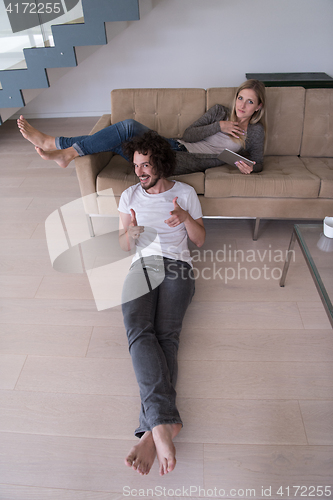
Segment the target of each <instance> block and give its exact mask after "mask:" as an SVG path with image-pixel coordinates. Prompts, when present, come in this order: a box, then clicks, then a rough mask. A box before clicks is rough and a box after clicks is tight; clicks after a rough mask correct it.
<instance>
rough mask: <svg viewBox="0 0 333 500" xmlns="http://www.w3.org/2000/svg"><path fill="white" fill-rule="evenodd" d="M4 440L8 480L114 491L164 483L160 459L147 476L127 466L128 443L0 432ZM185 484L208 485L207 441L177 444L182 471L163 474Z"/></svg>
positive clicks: (167, 481)
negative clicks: (205, 470) (205, 467)
mask: <svg viewBox="0 0 333 500" xmlns="http://www.w3.org/2000/svg"><path fill="white" fill-rule="evenodd" d="M0 442H1V449H0V465H1V470H2V477H4V478H5V480H6V483H7V484H12V485H17V486H31V487H39V488H60V489H69V490H71V489H72V490H73V489H78V490H86V491H100V492H105V491H110V492H113V493H122V492H123V489H124V487H129V488H155V487H157V486H159V485H160V484H161V478H160V476H159V474H158V467H157V466H158V464H157V462H156V461H155V463H154V465H153V468H152V470H151V471H150V474H149V475H148V476H140V475H139V474H138V473H137V472H135V471H133V469H131V468H129V467H126V465H125V464H124V458H125V457H126V455H127V453H128V452H129V447H130V446H131V444H130V443H129V442H128V441H123V440H117V439H87V438H68V437H53V436H37V435H28V434H14V433H1V435H0ZM134 443H135V441H134ZM184 484H185V485H186V484H188V485H189V484H197V485H199V486H201V487H202V486H203V445H200V444H192V443H186V444H184V443H178V446H177V469H176V470H175V471H173V474H168V475H166V476H165V477H164V478H163V483H162V486H165V487H168V488H179V487H180V488H181V487H182V486H183V485H184Z"/></svg>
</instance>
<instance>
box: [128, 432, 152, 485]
mask: <svg viewBox="0 0 333 500" xmlns="http://www.w3.org/2000/svg"><path fill="white" fill-rule="evenodd" d="M155 457H156V448H155V443H154V440H153V435H152V433H151V432H150V431H147V432H145V433H144V435H143V436H142V437H141V439H140V441H139V443H138V444H136V445H135V446H133V448H132V449H131V451H130V452H129V454H128V455H127V457H126V458H125V464H126V465H127V466H128V467H133V469H134V470H136V471H137V472H138V473H139V474H141V476H144V475H146V474H148V472H149V471H150V469H151V467H152V465H153V463H154V460H155Z"/></svg>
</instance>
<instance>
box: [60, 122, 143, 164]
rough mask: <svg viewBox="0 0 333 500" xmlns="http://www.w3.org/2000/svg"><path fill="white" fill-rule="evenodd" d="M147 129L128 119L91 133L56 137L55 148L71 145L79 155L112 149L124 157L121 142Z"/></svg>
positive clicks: (65, 147)
mask: <svg viewBox="0 0 333 500" xmlns="http://www.w3.org/2000/svg"><path fill="white" fill-rule="evenodd" d="M148 130H149V129H148V127H146V126H145V125H142V124H141V123H139V122H137V121H135V120H132V119H128V120H123V121H121V122H118V123H115V124H114V125H110V126H109V127H106V128H104V129H102V130H99V131H98V132H96V133H95V134H93V135H84V136H78V137H56V140H55V143H56V147H57V149H67V148H69V147H73V148H74V149H75V150H76V151H77V152H78V154H79V156H85V155H91V154H94V153H101V152H103V151H113V152H114V153H117V154H119V155H121V156H123V157H124V158H126V157H125V156H124V154H123V152H122V145H123V143H124V142H126V141H129V140H131V139H132V138H133V137H136V136H138V135H142V134H144V133H145V132H147V131H148Z"/></svg>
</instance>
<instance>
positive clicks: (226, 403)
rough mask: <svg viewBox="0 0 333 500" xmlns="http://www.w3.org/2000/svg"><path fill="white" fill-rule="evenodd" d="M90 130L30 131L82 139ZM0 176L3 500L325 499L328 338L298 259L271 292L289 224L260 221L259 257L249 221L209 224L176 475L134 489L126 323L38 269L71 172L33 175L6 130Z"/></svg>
mask: <svg viewBox="0 0 333 500" xmlns="http://www.w3.org/2000/svg"><path fill="white" fill-rule="evenodd" d="M95 121H96V120H95V119H94V118H86V119H82V118H69V119H52V120H34V121H33V123H34V124H35V125H36V126H37V127H40V128H42V129H43V130H44V131H45V132H48V133H50V134H54V135H60V133H61V134H63V135H78V134H81V133H86V132H87V131H89V130H90V129H91V128H92V125H93V124H94V123H95ZM0 164H1V168H0V176H1V187H0V194H1V199H0V204H1V223H0V237H1V245H0V266H1V268H0V269H1V270H0V272H1V285H0V292H1V316H0V325H1V333H0V348H1V351H0V352H1V354H0V364H1V376H0V389H1V391H0V398H1V403H0V408H1V411H0V436H1V437H0V439H1V442H0V456H1V458H0V461H1V465H0V483H1V485H0V499H1V500H115V499H120V498H128V497H129V498H134V497H136V496H141V497H145V498H155V497H157V496H159V497H162V498H171V497H178V498H189V497H192V498H197V497H205V498H208V497H210V498H226V499H227V498H228V499H229V498H230V499H231V498H256V499H261V498H267V497H269V498H273V499H286V498H301V497H309V498H332V493H330V490H329V489H328V488H327V489H326V491H325V486H327V487H331V489H332V490H333V488H332V483H333V480H332V477H333V416H332V415H333V331H332V329H331V327H330V324H329V321H328V319H327V316H326V313H325V311H324V308H323V306H322V304H321V301H320V299H319V296H318V294H317V291H316V289H315V286H314V284H313V282H312V278H311V276H310V274H309V272H308V269H307V267H306V264H305V263H304V260H303V257H302V255H301V253H300V251H299V249H298V248H296V256H295V262H292V264H291V267H290V270H289V273H288V276H287V281H286V286H285V288H280V287H279V283H278V278H279V276H280V273H281V269H282V267H283V258H284V253H285V251H286V249H287V247H288V243H289V239H290V236H291V229H292V223H293V222H292V221H263V222H262V224H261V228H260V234H259V239H258V241H256V242H254V241H253V240H252V230H253V221H252V220H206V228H207V240H206V243H205V245H204V247H203V248H202V249H201V251H200V253H199V252H196V254H195V256H196V262H195V267H196V269H197V271H196V273H197V276H198V279H197V282H196V295H195V297H194V299H193V302H192V304H191V306H190V308H189V310H188V312H187V316H186V319H185V322H184V327H183V332H182V338H181V347H180V352H179V379H178V385H177V390H178V404H179V410H180V413H181V415H182V418H183V421H184V428H183V429H182V431H181V433H180V434H179V436H178V437H177V438H176V448H177V460H178V462H177V467H176V469H175V471H174V472H172V473H171V474H169V475H167V476H165V477H163V478H160V477H159V475H158V469H157V464H156V463H155V464H154V466H153V469H152V470H151V472H150V474H149V475H148V476H147V477H141V476H139V475H138V474H137V473H135V472H134V471H133V470H131V469H129V468H127V467H126V466H125V465H124V464H123V459H124V457H125V455H126V453H127V451H128V450H129V449H130V447H131V446H132V445H133V444H134V443H135V442H136V440H135V438H134V435H133V431H134V428H135V427H136V425H137V422H138V409H139V395H138V390H137V386H136V381H135V378H134V374H133V370H132V365H131V360H130V357H129V354H128V350H127V346H126V338H125V332H124V328H123V324H122V315H121V311H120V308H119V307H114V308H112V309H108V310H104V311H97V309H96V306H95V302H94V300H93V295H92V292H91V289H90V286H89V283H88V279H87V277H86V275H84V274H62V273H59V272H57V271H55V270H54V269H52V266H51V263H50V259H49V255H48V249H47V245H46V238H45V228H44V223H45V219H46V218H47V217H48V216H49V214H51V213H52V212H53V211H54V210H56V209H58V208H59V207H61V206H62V205H64V204H66V203H68V202H70V201H71V200H75V199H76V198H79V196H80V192H79V188H78V182H77V178H76V174H75V170H74V166H73V165H70V166H69V167H68V168H67V169H65V170H63V169H60V168H58V167H57V165H56V164H53V163H50V162H44V161H43V160H41V159H40V158H39V156H38V155H37V154H36V153H35V151H34V148H33V146H32V145H31V144H30V143H28V142H27V141H25V140H24V139H23V138H22V137H21V136H20V134H19V132H18V131H17V129H16V125H15V122H14V121H9V122H6V123H5V124H4V125H3V126H2V127H1V128H0ZM235 250H238V251H239V252H237V254H235ZM229 252H230V253H229ZM282 255H283V257H282ZM297 486H300V487H303V488H302V489H298V490H297V488H296V487H297ZM311 487H312V488H311ZM318 487H322V488H323V489H322V491H323V494H321V490H320V488H319V489H317V488H318ZM288 488H289V490H288Z"/></svg>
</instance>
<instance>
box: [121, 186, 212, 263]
mask: <svg viewBox="0 0 333 500" xmlns="http://www.w3.org/2000/svg"><path fill="white" fill-rule="evenodd" d="M173 182H174V185H173V187H172V188H171V189H169V190H168V191H165V192H164V193H158V194H149V193H147V191H145V190H144V189H143V188H142V186H141V184H135V186H131V187H129V188H127V189H126V190H125V191H124V192H123V193H122V195H121V197H120V201H119V206H118V210H119V212H123V213H125V214H130V213H131V212H130V209H131V208H132V209H133V210H134V211H135V214H136V220H137V223H138V226H144V228H145V229H144V232H143V233H141V234H140V237H139V238H138V240H136V254H135V256H134V258H133V262H134V261H135V260H137V259H139V258H140V257H141V256H142V257H145V256H150V255H162V256H163V257H167V258H169V259H174V260H182V261H184V262H188V263H189V264H190V265H191V256H190V251H189V249H188V244H187V238H188V236H187V231H186V229H185V225H184V223H182V224H179V225H178V226H176V227H169V226H168V225H167V224H166V223H165V222H164V221H165V220H167V219H169V218H170V217H171V215H170V212H171V211H172V210H174V205H173V199H174V198H175V197H178V199H177V203H178V205H179V206H180V207H181V208H182V209H183V210H186V211H187V212H188V213H189V214H190V215H191V217H192V218H193V219H199V218H200V217H202V210H201V205H200V202H199V199H198V196H197V194H196V192H195V190H194V189H193V187H191V186H189V185H188V184H184V183H183V182H178V181H173Z"/></svg>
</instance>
